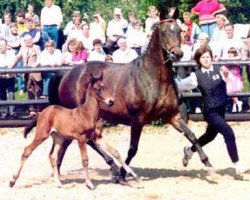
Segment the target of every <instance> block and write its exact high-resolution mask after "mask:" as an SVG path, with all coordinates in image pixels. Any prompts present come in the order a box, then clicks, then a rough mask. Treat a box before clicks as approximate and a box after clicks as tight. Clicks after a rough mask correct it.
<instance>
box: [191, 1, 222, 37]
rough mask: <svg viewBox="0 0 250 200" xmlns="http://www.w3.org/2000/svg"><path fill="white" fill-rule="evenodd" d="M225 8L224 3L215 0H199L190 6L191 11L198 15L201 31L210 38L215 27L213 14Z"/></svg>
mask: <svg viewBox="0 0 250 200" xmlns="http://www.w3.org/2000/svg"><path fill="white" fill-rule="evenodd" d="M225 10H226V9H225V7H224V5H223V4H221V3H219V2H218V1H217V0H200V1H199V2H198V3H197V4H196V5H195V6H194V7H193V8H192V13H193V14H195V15H198V16H199V23H200V27H201V32H206V33H207V34H208V36H209V38H210V39H211V37H212V35H213V32H214V29H215V27H216V19H215V14H216V13H220V12H222V11H225Z"/></svg>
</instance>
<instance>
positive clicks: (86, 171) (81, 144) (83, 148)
mask: <svg viewBox="0 0 250 200" xmlns="http://www.w3.org/2000/svg"><path fill="white" fill-rule="evenodd" d="M78 145H79V148H80V152H81V156H82V166H83V170H84V175H85V180H86V186H87V187H88V188H89V189H91V190H93V189H95V187H94V185H93V183H92V182H91V180H90V178H89V169H88V166H89V159H88V154H87V146H86V141H85V140H82V139H78Z"/></svg>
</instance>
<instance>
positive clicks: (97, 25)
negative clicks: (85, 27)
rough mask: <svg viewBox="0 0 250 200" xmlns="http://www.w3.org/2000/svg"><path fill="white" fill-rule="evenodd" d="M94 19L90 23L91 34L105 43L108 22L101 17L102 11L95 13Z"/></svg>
mask: <svg viewBox="0 0 250 200" xmlns="http://www.w3.org/2000/svg"><path fill="white" fill-rule="evenodd" d="M93 17H94V21H93V22H91V23H90V24H89V28H90V31H89V32H90V33H89V34H90V36H91V37H92V38H94V39H100V40H101V41H102V43H103V44H104V43H105V42H106V36H105V30H106V22H105V21H104V19H103V18H102V17H101V14H100V13H95V14H94V16H93Z"/></svg>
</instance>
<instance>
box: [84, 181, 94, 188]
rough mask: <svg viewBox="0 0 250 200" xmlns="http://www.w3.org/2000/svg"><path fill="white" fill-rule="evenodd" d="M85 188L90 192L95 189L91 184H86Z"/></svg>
mask: <svg viewBox="0 0 250 200" xmlns="http://www.w3.org/2000/svg"><path fill="white" fill-rule="evenodd" d="M86 186H87V188H88V189H90V190H94V189H95V186H94V185H93V184H92V183H91V182H89V183H86Z"/></svg>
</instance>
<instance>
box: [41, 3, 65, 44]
mask: <svg viewBox="0 0 250 200" xmlns="http://www.w3.org/2000/svg"><path fill="white" fill-rule="evenodd" d="M40 18H41V24H42V27H43V30H44V31H45V32H47V33H48V34H49V36H50V38H51V39H52V40H54V41H55V43H56V47H57V46H58V42H59V37H58V35H59V31H58V30H59V28H60V27H61V24H62V22H63V16H62V12H61V8H60V7H59V6H57V5H55V4H54V1H53V0H45V7H43V8H42V11H41V17H40Z"/></svg>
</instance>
